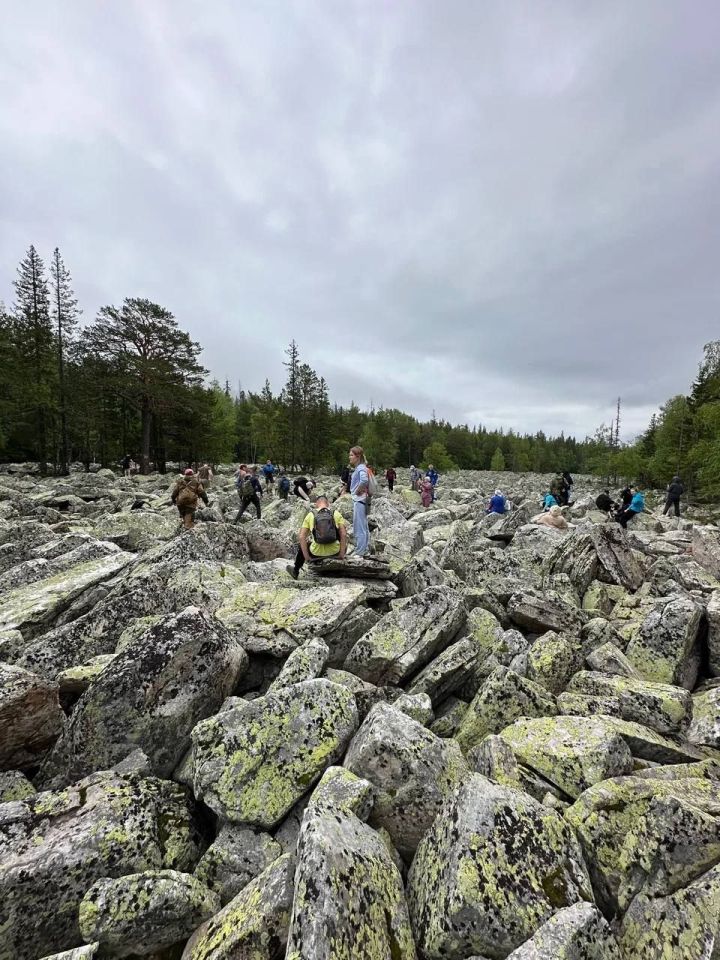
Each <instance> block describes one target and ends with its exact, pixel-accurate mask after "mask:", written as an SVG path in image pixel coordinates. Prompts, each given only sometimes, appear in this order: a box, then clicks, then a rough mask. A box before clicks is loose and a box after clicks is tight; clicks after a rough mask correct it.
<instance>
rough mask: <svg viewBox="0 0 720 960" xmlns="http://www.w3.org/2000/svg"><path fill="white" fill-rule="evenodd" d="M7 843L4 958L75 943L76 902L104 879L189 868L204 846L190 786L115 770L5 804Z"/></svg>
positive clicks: (26, 958) (2, 873) (0, 820)
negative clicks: (189, 795) (191, 803)
mask: <svg viewBox="0 0 720 960" xmlns="http://www.w3.org/2000/svg"><path fill="white" fill-rule="evenodd" d="M0 851H1V853H2V855H1V856H0V928H1V929H2V931H3V936H2V939H1V940H0V958H2V960H36V958H37V957H38V956H43V955H44V954H46V953H49V952H53V951H59V950H68V949H70V948H72V947H74V946H77V945H78V944H79V943H80V942H81V936H80V928H79V925H78V908H79V906H80V902H81V900H82V899H83V897H84V895H85V893H86V892H87V891H88V890H89V888H90V887H91V886H92V885H93V883H95V881H96V880H100V879H102V878H108V877H109V878H113V877H121V876H123V875H125V874H128V873H137V872H140V871H145V870H156V869H163V868H166V869H171V870H180V871H188V870H192V868H193V866H194V864H195V862H196V860H197V859H198V857H199V855H200V850H199V837H198V834H197V830H196V827H195V825H194V822H193V819H192V816H191V813H190V808H189V805H188V801H187V798H186V794H185V791H184V790H183V788H182V787H179V786H177V784H173V783H168V782H166V781H162V780H155V779H152V778H148V779H141V778H137V777H132V776H130V777H123V776H120V775H118V774H115V773H112V772H105V773H98V774H94V775H93V776H91V777H88V778H86V779H85V780H82V781H80V782H79V783H77V784H75V785H74V786H72V787H69V788H68V789H67V790H63V791H62V792H59V793H53V792H45V793H38V794H36V795H35V796H33V797H29V798H27V799H26V800H23V801H20V802H17V801H16V802H14V803H5V804H2V805H0Z"/></svg>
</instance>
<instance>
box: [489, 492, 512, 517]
mask: <svg viewBox="0 0 720 960" xmlns="http://www.w3.org/2000/svg"><path fill="white" fill-rule="evenodd" d="M506 505H507V501H506V500H505V497H504V496H503V492H502V490H496V491H495V493H494V494H493V495H492V497H490V506H489V507H488V508H487V510H486V511H485V513H505V507H506Z"/></svg>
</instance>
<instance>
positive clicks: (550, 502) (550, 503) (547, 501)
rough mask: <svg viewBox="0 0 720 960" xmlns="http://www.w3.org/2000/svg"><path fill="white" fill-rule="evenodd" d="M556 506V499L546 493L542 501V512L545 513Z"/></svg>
mask: <svg viewBox="0 0 720 960" xmlns="http://www.w3.org/2000/svg"><path fill="white" fill-rule="evenodd" d="M557 506H558V502H557V499H556V498H555V497H554V496H553V494H552V493H546V494H545V497H544V499H543V510H545V512H547V511H548V510H551V509H552V508H553V507H557Z"/></svg>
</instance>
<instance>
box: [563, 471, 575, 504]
mask: <svg viewBox="0 0 720 960" xmlns="http://www.w3.org/2000/svg"><path fill="white" fill-rule="evenodd" d="M562 481H563V488H562V498H563V499H562V502H563V503H564V505H565V506H567V505H568V504H569V503H570V494H571V493H572V487H573V483H575V481H574V480H573V478H572V476H571V475H570V473H569V471H567V470H563V472H562Z"/></svg>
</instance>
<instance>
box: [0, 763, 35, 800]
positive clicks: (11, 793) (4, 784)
mask: <svg viewBox="0 0 720 960" xmlns="http://www.w3.org/2000/svg"><path fill="white" fill-rule="evenodd" d="M35 793H36V790H35V787H34V786H33V785H32V784H31V783H30V781H29V780H28V779H27V777H26V776H25V775H24V774H22V773H20V771H19V770H6V771H4V772H0V803H9V802H10V801H12V800H27V798H28V797H32V796H33V795H34V794H35Z"/></svg>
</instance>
